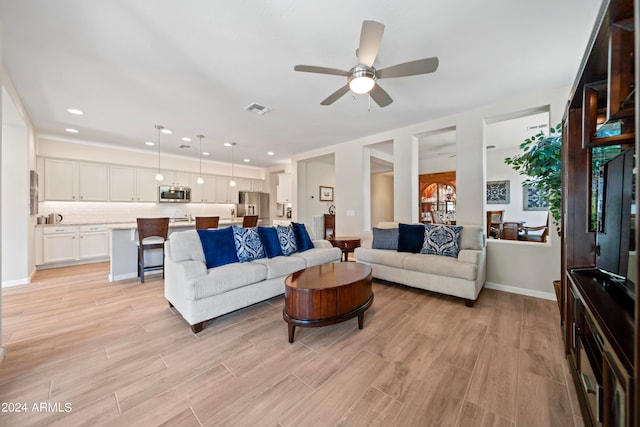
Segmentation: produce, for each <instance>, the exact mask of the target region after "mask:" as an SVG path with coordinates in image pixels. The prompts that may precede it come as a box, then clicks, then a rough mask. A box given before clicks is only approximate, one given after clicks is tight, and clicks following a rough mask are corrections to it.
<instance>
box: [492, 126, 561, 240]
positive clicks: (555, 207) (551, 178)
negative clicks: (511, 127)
mask: <svg viewBox="0 0 640 427" xmlns="http://www.w3.org/2000/svg"><path fill="white" fill-rule="evenodd" d="M520 149H521V150H523V151H524V152H523V153H522V154H518V155H516V156H513V157H507V158H506V159H504V162H505V163H506V164H507V165H509V166H511V167H512V168H513V169H514V170H515V171H518V173H519V174H520V175H525V176H527V177H528V178H527V179H526V180H524V182H523V184H524V185H527V186H530V187H533V188H536V189H537V190H539V191H540V193H541V197H542V198H543V200H546V201H547V203H548V205H549V212H550V213H551V216H552V217H553V219H554V221H555V223H556V227H557V229H558V232H560V229H559V228H560V227H559V224H560V220H561V218H560V215H561V207H562V192H561V190H562V172H561V170H562V159H561V151H562V124H558V125H557V126H555V127H552V128H550V129H549V135H545V134H544V133H542V132H540V133H538V134H537V135H535V136H532V137H531V138H527V139H525V140H524V142H523V143H522V144H520Z"/></svg>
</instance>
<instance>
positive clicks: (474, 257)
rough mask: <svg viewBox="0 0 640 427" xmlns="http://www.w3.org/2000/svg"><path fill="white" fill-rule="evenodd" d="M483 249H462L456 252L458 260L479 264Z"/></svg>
mask: <svg viewBox="0 0 640 427" xmlns="http://www.w3.org/2000/svg"><path fill="white" fill-rule="evenodd" d="M482 253H483V251H477V250H473V249H463V250H461V251H460V252H458V261H460V262H468V263H471V264H475V265H479V264H480V261H481V260H482V258H483V257H482Z"/></svg>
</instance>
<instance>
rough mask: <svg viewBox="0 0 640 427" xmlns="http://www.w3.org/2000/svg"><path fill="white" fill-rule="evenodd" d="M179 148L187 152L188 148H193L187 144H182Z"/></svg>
mask: <svg viewBox="0 0 640 427" xmlns="http://www.w3.org/2000/svg"><path fill="white" fill-rule="evenodd" d="M178 148H182V149H183V150H185V149H187V148H191V146H190V145H187V144H180V145H178Z"/></svg>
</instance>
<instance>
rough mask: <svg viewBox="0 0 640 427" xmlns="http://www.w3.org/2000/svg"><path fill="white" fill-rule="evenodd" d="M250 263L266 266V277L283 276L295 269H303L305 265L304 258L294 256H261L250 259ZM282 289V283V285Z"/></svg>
mask: <svg viewBox="0 0 640 427" xmlns="http://www.w3.org/2000/svg"><path fill="white" fill-rule="evenodd" d="M252 264H261V265H263V266H264V267H266V268H267V279H276V278H278V277H282V278H283V283H284V277H286V276H288V275H289V274H293V273H295V272H296V271H300V270H303V269H304V268H305V267H306V265H305V263H304V260H303V259H301V258H298V257H294V256H290V257H288V256H279V257H275V258H262V259H257V260H255V261H252ZM283 291H284V285H283Z"/></svg>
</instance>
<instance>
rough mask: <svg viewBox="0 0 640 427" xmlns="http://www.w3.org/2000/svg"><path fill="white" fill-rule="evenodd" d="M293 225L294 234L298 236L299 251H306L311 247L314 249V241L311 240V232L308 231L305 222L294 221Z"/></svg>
mask: <svg viewBox="0 0 640 427" xmlns="http://www.w3.org/2000/svg"><path fill="white" fill-rule="evenodd" d="M291 225H292V226H293V234H294V235H295V236H296V246H297V247H298V252H304V251H307V250H309V249H313V248H314V246H313V242H312V241H311V237H309V232H308V231H307V227H305V226H304V224H300V223H297V222H292V223H291Z"/></svg>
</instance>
